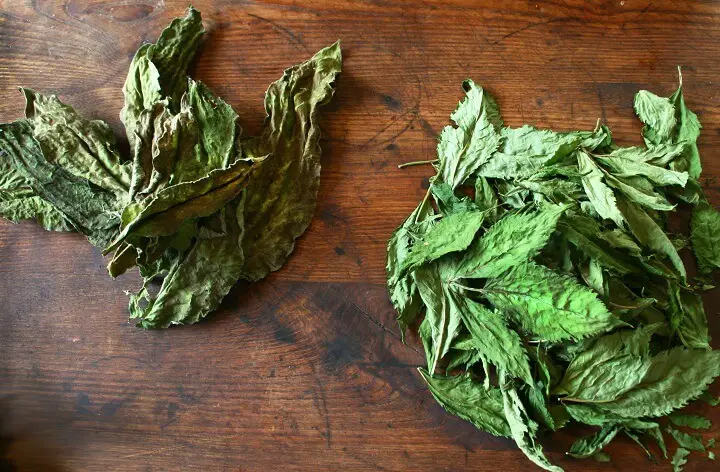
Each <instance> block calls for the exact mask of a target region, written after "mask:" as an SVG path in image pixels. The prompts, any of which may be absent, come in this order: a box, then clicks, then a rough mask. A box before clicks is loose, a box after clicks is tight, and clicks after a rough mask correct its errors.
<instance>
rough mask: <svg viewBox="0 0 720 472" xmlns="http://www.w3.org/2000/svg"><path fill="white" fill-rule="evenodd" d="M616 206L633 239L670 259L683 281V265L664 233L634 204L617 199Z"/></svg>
mask: <svg viewBox="0 0 720 472" xmlns="http://www.w3.org/2000/svg"><path fill="white" fill-rule="evenodd" d="M618 204H619V208H620V210H621V212H622V215H623V217H624V218H625V220H626V221H627V223H628V227H629V228H630V231H632V233H633V235H634V236H635V238H637V240H638V241H639V242H640V243H641V244H643V245H644V246H645V247H647V248H648V249H650V250H652V251H654V252H656V253H657V254H661V255H663V256H665V257H667V258H668V259H670V261H671V262H672V264H673V266H674V267H675V269H676V270H677V273H678V274H679V275H680V277H681V278H682V279H685V277H686V276H687V274H686V272H685V265H684V264H683V262H682V259H680V255H679V254H678V252H677V250H676V249H675V246H673V243H672V241H670V238H668V237H667V235H666V234H665V231H663V230H662V228H660V226H658V224H657V223H656V222H655V220H653V219H652V218H651V217H650V216H649V215H648V214H647V213H646V212H645V210H643V209H642V208H640V207H639V206H638V205H636V204H635V203H632V202H630V201H627V200H625V199H619V200H618Z"/></svg>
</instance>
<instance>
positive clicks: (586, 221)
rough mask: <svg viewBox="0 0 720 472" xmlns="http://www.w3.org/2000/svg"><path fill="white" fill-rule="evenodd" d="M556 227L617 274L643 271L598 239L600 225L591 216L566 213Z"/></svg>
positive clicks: (574, 243)
mask: <svg viewBox="0 0 720 472" xmlns="http://www.w3.org/2000/svg"><path fill="white" fill-rule="evenodd" d="M557 229H558V231H560V232H561V233H562V234H563V235H564V236H565V237H566V238H567V239H568V241H570V242H571V243H572V244H573V245H575V247H577V248H578V249H579V250H581V251H582V252H584V253H585V254H587V255H588V256H589V257H591V258H592V259H593V260H594V261H596V262H597V263H598V264H600V265H601V266H602V267H604V268H606V269H609V270H612V271H614V272H616V273H618V274H629V273H641V272H642V271H643V269H642V267H640V266H639V265H638V264H636V263H635V262H634V261H633V260H632V259H631V258H629V257H627V256H626V255H625V254H622V253H621V252H619V251H617V250H615V249H614V248H613V247H612V246H610V245H608V244H606V243H605V241H603V240H602V239H600V238H601V237H602V232H601V229H600V225H598V224H597V222H596V221H595V220H594V219H592V218H589V217H586V216H582V215H571V216H568V215H566V216H564V217H563V218H562V219H561V220H560V221H559V222H558V225H557ZM621 234H624V233H621ZM623 242H625V241H623ZM626 244H628V243H626ZM629 244H634V242H632V240H630V242H629ZM636 247H637V246H636ZM639 249H640V248H638V250H639Z"/></svg>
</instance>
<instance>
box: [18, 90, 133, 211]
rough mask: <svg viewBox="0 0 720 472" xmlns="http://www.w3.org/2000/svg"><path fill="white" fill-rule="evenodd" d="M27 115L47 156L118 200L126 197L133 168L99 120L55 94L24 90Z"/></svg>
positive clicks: (109, 130) (112, 136) (113, 137)
mask: <svg viewBox="0 0 720 472" xmlns="http://www.w3.org/2000/svg"><path fill="white" fill-rule="evenodd" d="M21 90H22V92H23V94H24V96H25V102H26V106H25V116H26V117H27V119H28V120H31V121H32V123H33V136H34V137H35V139H36V140H37V141H38V143H39V144H40V147H41V148H42V150H43V155H44V156H45V159H46V160H47V161H48V162H50V163H53V164H55V165H58V166H60V167H63V168H64V169H65V170H67V171H68V172H70V173H71V174H73V175H75V176H77V177H81V178H83V179H86V180H88V181H89V182H92V183H93V184H95V185H97V186H98V187H102V188H104V189H106V190H109V191H111V192H112V193H114V194H115V195H116V197H117V198H118V200H121V201H123V200H124V199H126V198H127V192H128V190H129V188H130V179H131V176H132V170H131V169H130V166H129V165H127V163H124V162H122V160H121V158H120V151H119V150H118V148H117V144H116V142H115V135H114V134H113V132H112V130H111V129H110V126H108V125H107V123H105V122H103V121H100V120H85V119H83V118H81V117H80V116H79V115H78V114H77V113H76V112H75V110H74V109H73V107H71V106H70V105H65V104H64V103H62V102H61V101H60V100H58V99H57V97H55V95H51V96H49V97H48V96H44V95H42V94H39V93H37V92H35V91H33V90H30V89H21Z"/></svg>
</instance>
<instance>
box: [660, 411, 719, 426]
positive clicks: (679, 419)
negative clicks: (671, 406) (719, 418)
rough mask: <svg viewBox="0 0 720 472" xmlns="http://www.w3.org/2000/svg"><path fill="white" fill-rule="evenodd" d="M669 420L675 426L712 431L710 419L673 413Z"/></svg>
mask: <svg viewBox="0 0 720 472" xmlns="http://www.w3.org/2000/svg"><path fill="white" fill-rule="evenodd" d="M669 418H670V421H672V424H674V425H675V426H687V427H689V428H692V429H710V428H711V427H712V423H711V422H710V420H709V419H707V418H705V417H702V416H698V415H686V414H680V413H673V414H672V415H670V417H669Z"/></svg>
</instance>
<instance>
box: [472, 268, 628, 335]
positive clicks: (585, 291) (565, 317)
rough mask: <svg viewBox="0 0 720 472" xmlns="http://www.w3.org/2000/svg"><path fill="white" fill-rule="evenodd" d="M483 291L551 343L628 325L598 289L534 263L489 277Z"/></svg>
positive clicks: (502, 308)
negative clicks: (604, 299)
mask: <svg viewBox="0 0 720 472" xmlns="http://www.w3.org/2000/svg"><path fill="white" fill-rule="evenodd" d="M482 292H483V294H484V296H485V297H486V298H487V299H488V300H490V302H491V303H492V304H493V305H494V306H495V307H496V308H497V309H499V310H500V311H502V312H504V313H508V314H510V315H511V316H512V317H513V318H514V319H515V320H516V321H517V322H518V323H520V324H521V325H522V326H523V328H525V329H526V330H527V331H530V332H532V333H534V334H536V335H537V336H539V337H540V338H541V339H543V340H546V341H550V342H555V341H562V340H565V339H582V338H584V337H586V336H590V335H593V334H598V333H603V332H605V331H609V330H611V329H613V328H616V327H618V326H622V325H623V324H624V323H623V322H622V321H620V319H618V318H616V317H615V316H613V315H612V313H610V311H608V309H607V308H606V307H605V305H604V304H603V303H602V302H601V301H600V300H599V299H598V298H597V294H596V293H595V292H593V291H592V290H590V289H589V288H587V287H584V286H582V285H580V284H578V283H577V282H576V281H575V280H573V279H572V278H571V277H568V276H565V275H561V274H559V273H557V272H555V271H553V270H551V269H548V268H546V267H543V266H539V265H537V264H534V263H532V262H530V263H525V264H520V265H518V266H516V267H514V268H512V269H510V270H508V271H507V272H505V273H504V274H502V275H501V276H499V277H497V278H493V279H490V280H488V281H487V283H486V284H485V287H484V288H483V289H482Z"/></svg>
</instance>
